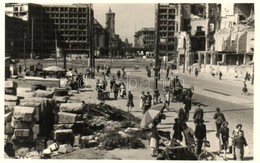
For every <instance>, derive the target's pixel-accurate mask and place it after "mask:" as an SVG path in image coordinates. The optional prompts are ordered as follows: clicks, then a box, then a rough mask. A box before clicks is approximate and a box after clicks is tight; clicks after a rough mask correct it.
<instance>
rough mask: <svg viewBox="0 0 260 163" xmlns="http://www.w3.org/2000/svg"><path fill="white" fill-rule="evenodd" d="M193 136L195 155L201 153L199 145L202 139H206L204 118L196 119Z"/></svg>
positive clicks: (200, 145)
mask: <svg viewBox="0 0 260 163" xmlns="http://www.w3.org/2000/svg"><path fill="white" fill-rule="evenodd" d="M195 138H196V139H197V143H198V144H197V149H196V154H197V156H198V155H199V154H200V153H201V147H202V143H203V140H206V139H207V134H206V125H205V124H204V120H203V119H201V120H197V123H196V126H195Z"/></svg>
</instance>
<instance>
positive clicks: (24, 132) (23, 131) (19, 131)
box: [14, 129, 30, 137]
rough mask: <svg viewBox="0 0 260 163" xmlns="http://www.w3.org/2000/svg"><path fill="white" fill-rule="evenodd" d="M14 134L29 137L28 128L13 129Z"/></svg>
mask: <svg viewBox="0 0 260 163" xmlns="http://www.w3.org/2000/svg"><path fill="white" fill-rule="evenodd" d="M14 136H16V137H29V136H30V130H29V129H14Z"/></svg>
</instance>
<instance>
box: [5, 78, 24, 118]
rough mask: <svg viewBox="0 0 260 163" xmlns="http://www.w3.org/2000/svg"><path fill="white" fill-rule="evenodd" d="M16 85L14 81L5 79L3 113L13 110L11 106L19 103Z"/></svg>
mask: <svg viewBox="0 0 260 163" xmlns="http://www.w3.org/2000/svg"><path fill="white" fill-rule="evenodd" d="M17 86H18V85H17V83H16V82H14V81H5V113H8V112H11V111H13V109H14V108H13V107H14V106H16V105H19V100H20V99H19V98H18V97H17V96H16V95H17Z"/></svg>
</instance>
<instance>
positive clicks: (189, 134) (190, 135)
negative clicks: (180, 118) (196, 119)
mask: <svg viewBox="0 0 260 163" xmlns="http://www.w3.org/2000/svg"><path fill="white" fill-rule="evenodd" d="M182 129H183V135H184V138H185V144H186V146H188V147H189V146H191V145H193V144H195V139H194V132H193V130H192V129H191V128H190V127H188V126H187V124H186V123H184V124H182Z"/></svg>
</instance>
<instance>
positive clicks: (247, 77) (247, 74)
mask: <svg viewBox="0 0 260 163" xmlns="http://www.w3.org/2000/svg"><path fill="white" fill-rule="evenodd" d="M247 80H248V81H249V73H248V71H247V72H246V74H245V81H247Z"/></svg>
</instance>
